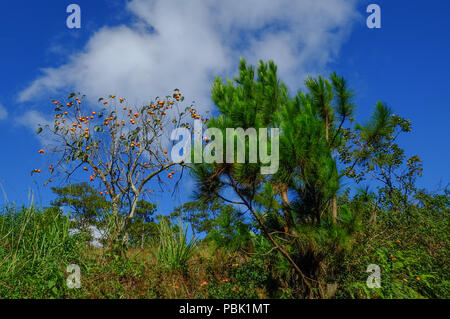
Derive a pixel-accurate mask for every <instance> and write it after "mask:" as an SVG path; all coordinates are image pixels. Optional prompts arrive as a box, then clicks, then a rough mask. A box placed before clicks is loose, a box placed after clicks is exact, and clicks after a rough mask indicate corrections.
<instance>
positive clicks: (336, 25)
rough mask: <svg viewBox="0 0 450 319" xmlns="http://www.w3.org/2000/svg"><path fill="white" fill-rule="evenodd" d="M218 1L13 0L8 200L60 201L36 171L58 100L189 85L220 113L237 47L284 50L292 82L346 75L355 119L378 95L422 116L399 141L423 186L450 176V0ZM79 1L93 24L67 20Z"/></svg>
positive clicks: (1, 129) (3, 164) (6, 60)
mask: <svg viewBox="0 0 450 319" xmlns="http://www.w3.org/2000/svg"><path fill="white" fill-rule="evenodd" d="M216 2H217V7H216V6H215V5H214V4H215V3H216ZM216 2H215V1H192V2H190V4H186V3H185V2H183V1H178V0H177V1H175V0H174V1H167V0H166V1H163V0H155V1H147V0H133V1H122V0H120V1H106V0H96V1H92V0H89V1H88V0H71V1H59V0H58V1H56V0H53V1H51V0H41V1H25V0H17V1H2V2H1V3H0V13H1V16H0V24H1V26H0V43H1V44H2V46H1V47H2V50H0V61H1V63H0V71H1V74H2V77H1V78H0V134H1V136H2V138H1V139H0V149H1V150H2V152H1V155H2V156H1V157H0V183H1V185H2V186H3V188H4V190H5V192H6V195H7V198H8V200H9V201H10V202H12V201H14V202H16V203H18V204H26V203H27V194H28V190H29V189H30V188H31V189H33V191H34V192H35V193H36V195H37V197H38V203H40V204H41V205H48V203H49V200H50V199H51V198H52V195H51V191H50V189H49V188H48V187H43V186H42V180H40V179H37V178H36V177H31V176H30V171H31V170H32V169H33V168H35V167H36V165H44V164H43V163H44V162H42V159H41V158H40V157H39V156H38V154H37V150H38V149H39V148H41V146H40V142H41V141H40V140H39V139H37V138H36V136H35V134H34V130H35V125H36V124H37V123H36V122H35V121H36V120H37V119H39V117H38V116H37V114H44V113H43V112H42V109H43V106H44V105H47V104H46V103H48V101H49V99H51V98H59V97H61V96H66V95H67V94H68V93H70V92H72V91H73V90H82V91H83V93H87V94H88V95H89V97H90V98H93V99H95V98H97V97H98V96H102V95H106V94H112V93H117V94H122V93H123V94H124V95H126V96H127V97H128V98H130V99H134V101H136V102H139V101H143V99H145V98H151V97H154V96H156V95H162V94H166V93H167V92H168V91H170V90H171V89H173V88H175V87H177V86H179V87H180V88H182V90H184V92H185V93H186V94H187V96H189V97H191V98H192V99H195V100H196V101H198V102H199V103H200V104H201V108H203V110H214V106H213V105H212V103H211V101H210V100H209V96H208V94H209V93H208V92H209V88H210V84H211V83H210V81H211V79H213V76H214V75H216V74H217V75H220V76H233V75H234V74H235V72H236V70H237V69H236V66H237V64H238V61H239V57H246V58H247V59H248V60H249V61H250V62H255V61H257V60H258V59H260V58H262V59H268V58H272V59H275V62H276V63H277V64H278V65H279V70H280V76H281V78H282V79H283V80H285V81H286V82H287V83H288V85H289V88H291V89H292V90H295V89H298V88H300V87H301V86H302V82H303V80H304V78H305V76H306V75H308V74H311V75H315V74H318V73H322V74H327V73H328V72H331V71H336V72H338V73H339V74H341V75H343V76H345V77H346V79H347V80H348V82H349V84H350V85H351V86H352V87H353V88H354V90H355V92H356V98H355V102H356V103H357V105H358V109H357V116H356V120H357V121H360V122H363V121H364V120H366V119H367V118H368V116H369V114H370V112H371V110H372V109H373V106H374V105H375V103H376V102H377V101H379V100H380V101H383V102H385V103H387V104H388V105H389V106H390V107H392V108H393V110H394V112H395V113H396V114H399V115H401V116H403V117H406V118H408V119H411V120H412V123H413V132H412V133H409V134H407V135H405V136H403V137H401V139H400V144H401V146H402V147H403V148H404V149H405V151H406V154H407V155H408V156H412V155H419V156H420V157H421V158H422V160H423V162H424V175H423V178H421V179H420V180H419V185H420V186H422V187H426V188H429V189H431V190H433V189H436V188H438V185H439V183H441V184H442V186H445V185H446V184H447V183H448V182H449V181H450V169H449V160H450V141H449V137H450V136H449V133H448V132H449V130H448V120H449V118H450V80H449V79H448V75H449V74H450V60H449V58H448V57H449V56H450V19H449V18H448V13H449V12H450V2H448V1H444V0H442V1H438V0H433V1H404V0H397V1H381V0H373V1H370V2H369V1H359V2H356V1H346V0H342V1H331V0H330V1H323V2H321V3H320V4H318V1H310V0H299V1H290V2H286V1H279V2H280V4H279V5H274V4H273V2H271V1H260V2H257V3H260V7H261V8H260V7H258V4H252V3H251V1H247V2H248V4H247V3H246V1H229V2H227V4H224V3H220V4H219V2H218V1H216ZM70 3H77V4H79V5H80V7H81V10H82V13H81V14H82V27H81V29H77V30H75V29H72V30H71V29H68V28H67V27H66V25H65V20H66V18H67V15H68V14H67V13H66V12H65V11H66V10H65V9H66V7H67V5H69V4H70ZM288 3H289V4H288ZM292 3H294V4H292ZM324 3H325V4H324ZM369 3H377V4H379V5H380V7H381V10H382V15H381V18H382V28H381V29H368V28H367V27H366V25H365V19H366V17H367V15H368V14H367V13H366V12H365V8H366V6H367V4H369ZM284 5H285V6H284ZM233 6H234V7H233ZM238 6H242V8H240V9H239V10H237V9H235V7H238ZM272 6H275V7H272ZM287 6H289V7H287ZM250 9H251V12H252V14H246V12H248V11H249V10H250ZM122 43H123V46H122V45H121V44H122ZM108 45H111V48H110V50H108V47H107V48H106V49H104V46H108ZM284 46H286V47H288V49H286V50H283V49H281V50H280V49H279V48H280V47H281V48H283V47H284ZM188 61H189V62H188ZM121 66H123V67H122V68H121ZM44 69H47V71H45V70H44ZM130 70H132V71H133V72H131V71H130ZM149 74H152V75H153V74H158V79H156V80H155V79H154V76H149ZM153 88H154V90H152V89H153ZM108 90H111V91H112V92H110V91H108ZM86 91H87V92H86ZM5 110H6V111H5ZM24 124H25V125H24ZM182 187H184V188H182V192H180V193H182V194H178V196H176V198H175V199H171V198H170V197H169V196H168V195H165V196H163V197H161V198H160V199H159V204H160V205H161V210H162V211H168V210H170V207H171V206H172V205H177V204H181V203H183V202H184V201H185V200H186V199H187V197H188V196H186V194H189V192H190V190H191V189H192V187H193V184H192V182H191V181H189V180H187V181H186V183H185V184H184V185H183V186H182ZM3 202H4V196H0V204H3Z"/></svg>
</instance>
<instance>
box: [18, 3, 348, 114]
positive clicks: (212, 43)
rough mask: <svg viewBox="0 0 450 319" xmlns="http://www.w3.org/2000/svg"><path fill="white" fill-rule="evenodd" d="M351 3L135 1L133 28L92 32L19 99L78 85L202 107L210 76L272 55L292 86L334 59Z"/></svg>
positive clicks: (137, 99) (93, 91) (95, 92)
mask: <svg viewBox="0 0 450 319" xmlns="http://www.w3.org/2000/svg"><path fill="white" fill-rule="evenodd" d="M355 6H356V0H321V1H317V0H297V1H292V0H278V1H273V0H258V1H256V0H227V1H216V0H197V1H196V0H193V1H185V0H183V1H182V0H173V1H167V0H133V1H131V2H129V3H128V5H127V10H129V12H130V13H131V14H132V15H133V16H134V17H135V22H134V23H133V24H132V25H129V26H125V25H122V26H118V27H104V28H102V29H100V30H99V31H97V32H96V33H95V34H93V35H92V37H91V38H90V40H89V41H88V43H87V44H86V46H85V47H84V48H83V49H82V50H81V51H80V52H78V53H77V54H74V55H72V56H71V57H70V59H69V62H68V63H67V64H65V65H61V66H58V67H55V68H45V69H43V70H42V71H43V75H42V76H41V77H39V78H37V79H36V80H35V81H34V82H32V83H31V84H30V85H29V86H28V87H27V88H26V89H25V90H23V91H22V92H21V93H20V94H19V101H21V102H25V101H30V100H31V99H34V98H39V97H40V96H43V95H44V93H51V94H53V95H54V96H55V97H57V96H58V94H60V95H61V94H63V95H65V94H66V93H68V92H69V91H71V90H76V91H80V92H82V93H84V94H87V95H88V97H89V98H91V99H92V100H95V99H96V98H98V97H100V96H106V95H108V94H111V93H114V94H117V95H120V96H125V97H127V98H128V100H129V101H131V102H132V103H141V102H144V101H148V100H149V99H150V98H154V97H155V96H156V95H165V94H167V93H170V91H171V90H172V89H174V88H180V89H181V90H182V92H183V93H184V94H185V95H186V97H187V101H191V100H195V101H196V102H197V103H196V107H197V108H198V109H200V110H205V109H209V108H211V103H210V97H209V95H210V94H209V91H210V87H211V82H210V81H211V79H212V77H213V76H214V75H220V76H234V75H235V74H236V71H237V68H236V67H237V64H238V62H239V57H245V58H247V60H248V61H249V62H250V63H252V64H255V63H256V62H257V61H258V60H259V59H264V60H268V59H273V60H274V61H275V63H276V64H277V65H278V67H279V73H280V76H281V78H282V79H283V80H284V81H286V82H287V83H288V85H289V86H290V87H291V88H297V87H299V86H300V85H301V83H302V82H303V80H304V77H305V75H306V74H307V73H317V72H321V71H323V70H324V69H325V68H326V65H327V63H328V62H330V61H331V60H332V59H333V58H334V57H335V56H336V54H337V53H338V51H339V48H340V46H341V45H342V43H343V41H344V40H345V38H346V35H347V34H348V33H349V31H350V29H351V24H352V22H353V21H354V20H355V18H356V17H357V13H356V12H355ZM150 26H151V28H150ZM151 29H152V30H153V31H151ZM46 95H47V94H46Z"/></svg>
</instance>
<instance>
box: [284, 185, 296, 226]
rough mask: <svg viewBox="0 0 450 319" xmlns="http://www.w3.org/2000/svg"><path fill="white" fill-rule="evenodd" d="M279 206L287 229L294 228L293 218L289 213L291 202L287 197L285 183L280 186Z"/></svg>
mask: <svg viewBox="0 0 450 319" xmlns="http://www.w3.org/2000/svg"><path fill="white" fill-rule="evenodd" d="M280 193H281V208H282V210H283V213H284V220H285V222H286V226H287V227H288V229H289V230H293V229H294V228H295V222H294V218H293V217H292V213H291V202H290V201H289V197H288V187H287V185H286V184H283V185H282V186H281V192H280Z"/></svg>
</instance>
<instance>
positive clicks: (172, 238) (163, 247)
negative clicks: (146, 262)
mask: <svg viewBox="0 0 450 319" xmlns="http://www.w3.org/2000/svg"><path fill="white" fill-rule="evenodd" d="M158 232H159V247H158V250H157V258H158V261H159V262H160V264H161V265H162V266H164V267H167V268H169V269H172V270H185V269H186V266H187V261H188V260H189V258H190V257H191V256H192V253H193V251H194V249H195V246H196V241H195V239H194V238H193V237H192V238H191V239H188V236H187V226H184V225H183V223H182V222H181V220H179V221H178V229H177V230H175V229H174V228H172V227H170V224H169V222H168V221H166V220H165V219H162V220H161V221H160V222H159V225H158Z"/></svg>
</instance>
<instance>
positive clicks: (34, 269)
mask: <svg viewBox="0 0 450 319" xmlns="http://www.w3.org/2000/svg"><path fill="white" fill-rule="evenodd" d="M69 227H70V219H69V217H68V216H62V215H61V211H60V210H58V209H52V208H50V209H46V210H44V211H39V210H37V209H35V208H34V207H30V208H21V209H20V210H19V209H16V208H14V207H9V208H7V209H5V210H3V212H2V214H1V215H0V238H1V240H0V282H1V283H2V284H0V296H2V297H9V298H42V297H44V296H45V297H46V298H61V297H64V295H65V293H66V292H67V288H66V285H65V269H66V267H67V266H68V265H70V264H73V263H79V258H80V252H81V248H82V247H83V246H84V242H83V241H82V238H80V236H78V235H70V231H69Z"/></svg>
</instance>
